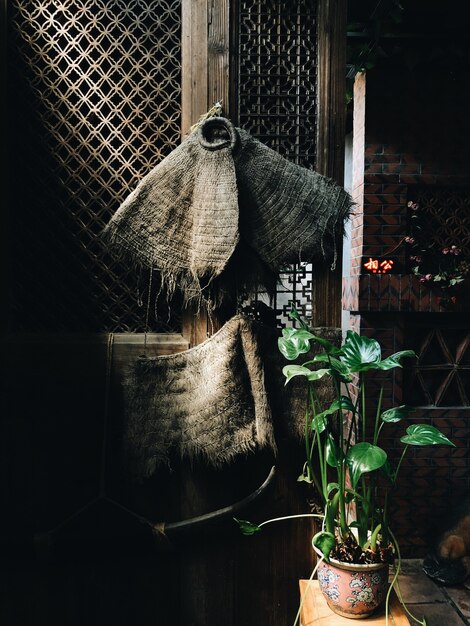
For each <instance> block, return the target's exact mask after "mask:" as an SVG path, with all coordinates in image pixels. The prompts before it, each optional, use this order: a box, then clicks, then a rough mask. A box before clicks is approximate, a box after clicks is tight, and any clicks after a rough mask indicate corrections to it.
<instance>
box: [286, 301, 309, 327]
mask: <svg viewBox="0 0 470 626" xmlns="http://www.w3.org/2000/svg"><path fill="white" fill-rule="evenodd" d="M288 316H289V317H290V318H291V320H295V321H296V322H298V323H299V324H300V326H301V328H303V329H304V330H308V324H307V322H305V321H304V320H303V319H302V318H301V317H300V313H299V312H298V311H297V309H296V308H295V306H293V305H292V308H291V310H290V311H289V313H288Z"/></svg>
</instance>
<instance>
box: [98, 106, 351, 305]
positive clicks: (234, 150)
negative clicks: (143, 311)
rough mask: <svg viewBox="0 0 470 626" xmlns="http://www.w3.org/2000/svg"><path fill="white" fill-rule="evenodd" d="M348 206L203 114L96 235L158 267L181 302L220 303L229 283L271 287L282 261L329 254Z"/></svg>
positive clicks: (345, 199)
mask: <svg viewBox="0 0 470 626" xmlns="http://www.w3.org/2000/svg"><path fill="white" fill-rule="evenodd" d="M350 210H351V198H350V196H349V195H348V194H347V193H346V192H345V191H344V189H342V188H341V187H339V186H338V185H337V184H336V183H335V182H334V181H332V180H330V179H328V178H325V177H324V176H321V175H320V174H317V173H316V172H313V171H310V170H307V169H305V168H303V167H300V166H298V165H295V164H293V163H291V162H290V161H288V160H287V159H285V158H283V157H282V156H280V155H279V154H278V153H277V152H275V151H274V150H271V149H270V148H268V147H267V146H265V145H264V144H262V143H261V142H260V141H258V140H257V139H254V138H253V137H251V136H250V135H249V134H248V133H247V132H246V131H243V130H241V129H237V128H235V127H234V126H233V125H232V124H231V123H230V121H229V120H227V119H225V118H223V117H210V118H208V119H206V120H204V121H203V122H202V123H201V124H200V125H199V127H198V128H197V130H196V131H195V132H194V133H192V134H191V135H190V136H189V137H188V138H187V139H186V140H185V141H183V143H182V144H181V145H180V146H179V147H178V148H176V150H174V151H173V152H172V153H171V154H170V155H169V156H167V157H166V158H165V159H164V160H163V161H162V162H161V163H159V165H157V167H155V168H154V169H153V170H152V171H151V172H150V173H149V174H147V176H145V177H144V178H143V179H142V181H141V182H140V184H139V185H138V186H137V188H136V189H135V190H134V191H133V192H132V193H131V195H130V196H129V197H128V198H127V199H126V200H125V202H124V203H123V204H122V205H121V207H120V208H119V209H118V211H117V212H116V214H115V215H114V216H113V218H112V219H111V221H110V223H109V224H108V226H107V227H106V229H105V236H106V237H107V239H108V241H109V242H110V243H111V244H112V247H113V248H114V249H117V250H118V251H119V252H121V253H122V254H126V255H127V256H129V257H131V259H132V260H133V261H135V262H137V263H139V264H142V265H146V266H148V267H153V268H155V269H158V270H160V272H161V274H162V281H163V284H164V285H166V286H167V287H168V288H169V293H170V295H171V293H172V292H173V291H174V289H175V287H176V286H178V287H179V288H180V289H181V291H182V292H183V294H184V296H185V299H186V300H189V299H191V298H199V299H201V298H203V299H206V300H209V299H212V300H216V301H217V300H219V301H222V300H223V299H224V297H227V296H229V295H230V294H231V293H232V292H233V287H234V285H235V286H236V288H237V291H238V292H240V293H243V292H244V293H245V294H247V295H248V294H251V293H253V292H255V291H257V289H258V288H259V287H260V286H261V287H264V288H267V289H268V292H272V291H273V286H274V284H275V281H276V278H277V276H278V274H279V271H280V270H281V268H282V267H283V266H285V265H286V264H287V263H292V262H296V261H299V260H302V259H303V260H306V261H307V260H308V261H318V260H324V259H327V258H330V259H332V260H333V262H334V261H335V257H336V244H337V242H338V239H339V238H340V236H341V234H342V232H343V226H344V221H345V219H346V218H347V217H348V215H349V213H350ZM239 238H241V239H242V240H243V244H244V245H243V246H240V245H238V246H237V243H238V241H239ZM236 249H237V252H238V254H237V255H234V252H235V250H236ZM246 250H250V254H246ZM231 259H233V262H232V263H231V264H229V260H231ZM235 261H236V262H235ZM215 279H217V280H215ZM209 285H210V289H209V288H208V286H209ZM232 297H233V294H232Z"/></svg>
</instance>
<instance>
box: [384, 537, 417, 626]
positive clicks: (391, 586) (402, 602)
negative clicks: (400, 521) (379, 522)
mask: <svg viewBox="0 0 470 626" xmlns="http://www.w3.org/2000/svg"><path fill="white" fill-rule="evenodd" d="M390 535H391V537H392V539H393V545H394V546H395V550H396V551H397V557H398V565H397V568H396V572H395V576H394V577H393V580H392V582H391V583H390V587H389V589H388V592H387V599H386V600H385V618H386V619H385V626H388V604H389V599H390V593H391V591H392V589H393V588H394V587H395V585H396V593H397V597H398V599H399V601H400V604H401V605H402V607H403V608H404V609H405V611H406V613H407V614H408V615H409V616H410V617H411V619H413V620H415V621H416V622H418V624H421V625H422V626H426V619H425V618H423V619H422V620H420V619H418V618H417V617H415V616H414V615H413V613H411V612H410V610H409V609H408V607H407V606H406V603H405V601H404V600H403V596H402V595H401V591H400V585H399V583H398V576H399V574H400V572H401V554H400V546H399V545H398V541H397V538H396V537H395V535H394V534H393V533H392V531H390Z"/></svg>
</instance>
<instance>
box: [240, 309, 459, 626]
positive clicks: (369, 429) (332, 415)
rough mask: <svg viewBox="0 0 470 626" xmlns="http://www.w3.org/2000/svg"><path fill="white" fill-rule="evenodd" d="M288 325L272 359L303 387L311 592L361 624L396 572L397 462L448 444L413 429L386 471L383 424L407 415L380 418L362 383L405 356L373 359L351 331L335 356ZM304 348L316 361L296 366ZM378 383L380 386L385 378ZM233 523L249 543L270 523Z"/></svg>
mask: <svg viewBox="0 0 470 626" xmlns="http://www.w3.org/2000/svg"><path fill="white" fill-rule="evenodd" d="M291 317H292V318H293V319H295V320H297V322H298V324H299V327H298V328H287V329H284V330H283V332H282V337H280V338H279V349H280V351H281V353H282V354H283V355H284V357H285V358H286V359H287V360H288V361H291V362H292V361H296V363H290V364H288V365H286V366H285V367H284V368H283V374H284V376H285V379H286V384H289V381H291V380H292V379H293V378H294V377H296V376H302V377H303V378H305V380H306V382H307V385H306V410H305V450H306V458H305V462H304V466H303V472H302V475H301V476H300V480H305V481H307V482H311V483H312V484H313V486H314V488H315V489H316V491H317V492H318V495H319V497H320V499H321V501H322V503H323V508H324V515H323V516H321V517H322V529H321V530H320V531H319V532H318V533H317V534H316V535H315V536H314V537H313V539H312V543H313V548H314V549H315V551H316V552H317V553H318V555H319V556H320V560H319V562H318V564H317V568H318V579H319V583H320V587H321V589H322V591H323V594H324V596H325V598H326V600H327V602H328V605H329V606H330V608H331V609H332V610H333V611H335V612H336V613H338V614H340V615H343V616H346V617H352V618H360V617H366V616H368V615H370V614H371V613H373V612H374V611H375V610H376V609H377V608H378V607H379V606H381V605H383V604H384V603H385V604H386V606H387V611H388V598H389V594H390V590H391V588H392V587H391V586H389V582H388V581H389V565H390V563H391V562H392V561H393V560H394V559H396V560H397V567H396V568H395V576H394V579H393V581H392V585H394V584H395V583H396V581H397V578H398V574H399V571H400V548H399V545H398V542H397V540H396V537H395V535H394V533H393V530H392V528H391V524H390V505H391V500H392V498H393V494H394V490H395V489H396V485H397V478H398V475H399V472H400V467H401V465H402V462H403V459H404V457H405V455H406V454H407V452H408V450H409V449H410V447H412V446H427V445H439V444H441V445H447V446H452V445H453V444H452V442H451V441H450V440H449V439H447V437H445V436H444V435H443V434H442V433H441V432H440V431H439V430H438V429H437V428H435V427H434V426H432V425H430V424H416V423H413V424H411V425H409V426H408V427H407V428H406V430H404V432H403V435H402V437H401V439H400V441H401V444H402V446H403V447H402V451H401V455H400V457H399V460H398V462H396V463H395V464H392V462H391V460H390V459H389V457H388V455H387V451H386V449H385V447H384V444H383V434H384V432H385V431H386V429H387V427H390V425H391V424H397V423H398V422H400V421H401V420H403V419H406V418H409V417H410V414H411V412H412V411H413V409H412V408H411V407H409V406H406V405H402V406H397V407H393V408H388V409H386V410H384V409H383V407H382V398H383V385H382V387H381V388H380V389H379V391H378V392H377V397H371V393H370V387H372V386H369V381H370V377H371V374H372V372H377V371H378V372H388V371H390V370H392V369H394V368H397V367H401V361H402V360H403V359H405V358H414V357H415V356H416V355H415V353H414V352H413V351H411V350H405V351H402V352H397V353H396V354H393V355H391V356H389V357H387V358H382V350H381V346H380V344H379V343H378V342H377V341H376V340H374V339H371V338H368V337H363V336H360V335H359V334H357V333H356V332H354V331H352V330H349V331H348V332H347V334H346V338H345V341H344V342H343V345H342V346H337V345H334V344H332V343H330V342H329V341H327V340H325V339H323V338H321V337H318V336H316V335H315V334H313V333H312V332H311V330H310V329H309V327H308V326H307V324H306V323H305V322H304V321H303V320H302V319H301V318H300V317H299V315H298V313H297V312H296V311H295V310H294V311H292V313H291ZM313 343H316V344H317V347H318V345H319V346H320V347H321V349H320V351H319V352H317V353H316V354H315V356H313V357H312V358H308V357H307V360H306V361H305V362H303V363H301V364H298V361H299V359H300V358H301V357H302V355H307V353H309V352H310V350H311V347H312V344H313ZM323 377H330V378H331V381H332V384H333V386H334V389H335V395H336V397H335V399H334V400H333V402H332V403H331V404H330V406H328V407H324V406H321V404H320V402H319V399H318V395H317V393H316V385H317V381H319V380H320V379H322V378H323ZM381 378H382V382H383V383H384V382H385V380H384V378H385V379H386V377H383V376H382V377H381ZM374 387H375V385H374ZM286 517H289V516H286ZM281 519H283V518H281ZM237 521H238V523H239V525H240V528H241V530H242V532H243V533H244V534H253V533H255V532H257V531H258V530H259V529H260V528H261V526H263V525H264V524H266V523H268V522H270V521H271V520H267V521H266V522H263V524H259V525H256V524H252V523H251V522H247V521H244V520H237ZM317 568H316V569H317ZM312 576H313V574H312ZM398 595H399V597H400V594H399V591H398ZM405 609H406V607H405ZM421 623H422V624H423V625H424V624H425V620H423V621H422V622H421Z"/></svg>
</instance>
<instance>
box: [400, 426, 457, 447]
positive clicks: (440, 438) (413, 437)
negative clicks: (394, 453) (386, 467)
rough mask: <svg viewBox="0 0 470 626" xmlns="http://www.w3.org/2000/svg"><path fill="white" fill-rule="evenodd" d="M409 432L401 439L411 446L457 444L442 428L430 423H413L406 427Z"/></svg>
mask: <svg viewBox="0 0 470 626" xmlns="http://www.w3.org/2000/svg"><path fill="white" fill-rule="evenodd" d="M406 432H407V434H406V435H404V436H403V437H402V438H401V439H400V441H401V442H402V443H406V444H408V445H409V446H435V445H438V444H442V445H445V446H455V444H454V443H452V441H450V439H447V437H446V436H445V435H443V434H442V433H441V431H440V430H438V429H437V428H435V427H434V426H430V425H429V424H412V425H411V426H408V428H407V429H406Z"/></svg>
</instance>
